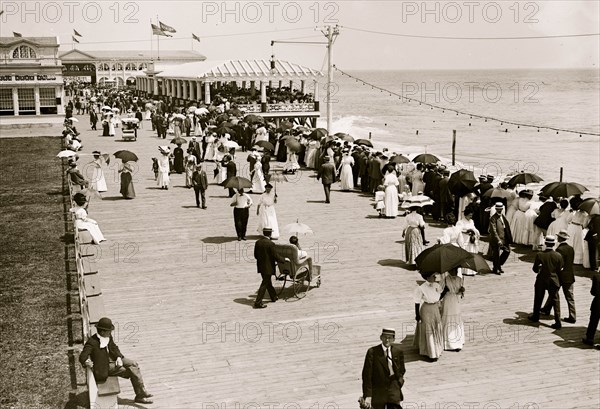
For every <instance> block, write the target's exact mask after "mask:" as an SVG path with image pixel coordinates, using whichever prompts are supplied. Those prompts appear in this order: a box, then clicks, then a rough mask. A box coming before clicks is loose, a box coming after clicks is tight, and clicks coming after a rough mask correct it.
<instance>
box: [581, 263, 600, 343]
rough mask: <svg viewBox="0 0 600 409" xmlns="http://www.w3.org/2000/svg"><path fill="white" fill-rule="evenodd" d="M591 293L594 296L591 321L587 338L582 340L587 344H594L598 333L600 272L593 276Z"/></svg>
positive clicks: (599, 319)
mask: <svg viewBox="0 0 600 409" xmlns="http://www.w3.org/2000/svg"><path fill="white" fill-rule="evenodd" d="M590 293H591V294H592V295H593V296H594V299H593V300H592V305H591V306H590V311H591V312H590V323H589V324H588V327H587V331H586V333H585V338H583V339H582V340H581V341H582V342H583V343H584V344H586V345H594V335H596V329H598V321H600V273H596V274H594V276H593V277H592V289H591V291H590Z"/></svg>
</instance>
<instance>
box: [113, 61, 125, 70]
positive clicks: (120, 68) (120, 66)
mask: <svg viewBox="0 0 600 409" xmlns="http://www.w3.org/2000/svg"><path fill="white" fill-rule="evenodd" d="M112 69H113V71H123V64H120V63H117V64H114V65H113V66H112Z"/></svg>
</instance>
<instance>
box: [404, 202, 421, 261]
mask: <svg viewBox="0 0 600 409" xmlns="http://www.w3.org/2000/svg"><path fill="white" fill-rule="evenodd" d="M408 210H409V211H410V213H408V215H407V216H406V227H405V228H404V231H403V232H402V237H404V238H405V240H404V253H405V254H406V263H407V264H415V258H416V257H417V256H418V255H419V254H421V252H422V251H423V249H424V247H425V246H424V244H423V237H424V235H425V234H424V231H425V220H423V216H421V215H420V214H419V213H417V211H418V210H419V207H418V206H412V207H410V208H409V209H408Z"/></svg>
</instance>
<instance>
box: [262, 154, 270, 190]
mask: <svg viewBox="0 0 600 409" xmlns="http://www.w3.org/2000/svg"><path fill="white" fill-rule="evenodd" d="M260 163H261V165H262V171H263V175H264V176H265V182H267V183H269V181H270V180H271V175H270V174H269V172H270V171H271V151H270V150H268V149H265V151H264V152H263V155H262V158H260Z"/></svg>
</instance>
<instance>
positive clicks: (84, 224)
mask: <svg viewBox="0 0 600 409" xmlns="http://www.w3.org/2000/svg"><path fill="white" fill-rule="evenodd" d="M70 211H71V212H72V213H73V214H74V215H75V227H77V228H78V229H79V230H87V231H88V233H90V236H92V241H93V243H94V244H99V243H100V242H102V241H104V240H105V239H104V235H103V234H102V231H100V227H98V223H97V222H96V221H95V220H94V219H90V218H88V217H87V211H86V210H85V209H84V208H83V207H81V206H75V207H72V208H71V209H70Z"/></svg>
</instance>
